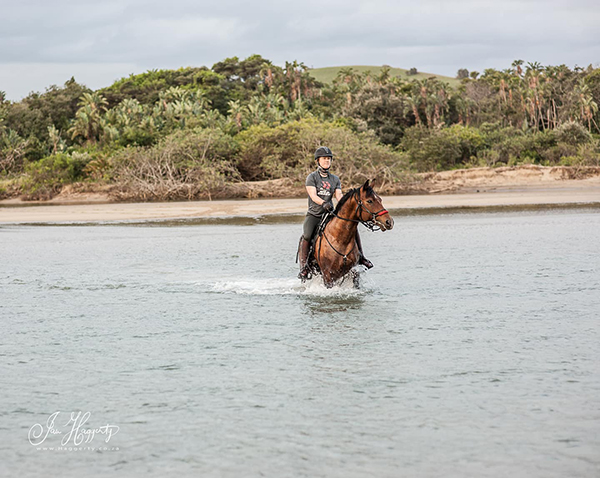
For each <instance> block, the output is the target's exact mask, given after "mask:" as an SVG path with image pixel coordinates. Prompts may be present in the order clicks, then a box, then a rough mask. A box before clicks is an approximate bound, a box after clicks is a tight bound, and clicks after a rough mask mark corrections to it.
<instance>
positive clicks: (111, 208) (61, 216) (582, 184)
mask: <svg viewBox="0 0 600 478" xmlns="http://www.w3.org/2000/svg"><path fill="white" fill-rule="evenodd" d="M383 199H384V205H385V206H386V207H387V208H388V209H389V210H390V211H394V210H395V211H398V212H402V210H423V209H428V208H470V207H471V208H472V207H502V206H507V207H508V206H531V205H540V206H548V205H557V206H558V205H583V204H590V205H595V206H600V184H599V183H598V182H587V181H561V182H560V183H555V184H553V185H552V186H550V185H544V186H543V187H538V186H529V187H512V188H494V189H481V190H479V192H468V193H460V194H427V195H412V196H389V197H384V198H383ZM1 206H2V207H0V223H3V224H10V223H12V224H32V223H93V222H118V221H157V220H158V221H160V220H169V219H199V218H219V217H256V216H264V215H302V214H304V213H305V212H306V206H307V201H306V199H304V198H301V199H245V200H226V201H192V202H169V203H97V202H96V203H87V204H56V203H54V204H52V205H37V204H36V205H29V204H28V205H23V203H21V202H18V201H4V202H3V203H2V204H1Z"/></svg>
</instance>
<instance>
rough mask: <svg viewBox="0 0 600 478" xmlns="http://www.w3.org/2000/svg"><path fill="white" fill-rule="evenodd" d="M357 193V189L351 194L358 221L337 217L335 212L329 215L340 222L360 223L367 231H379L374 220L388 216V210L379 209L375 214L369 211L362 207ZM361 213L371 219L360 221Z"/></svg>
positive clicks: (379, 227)
mask: <svg viewBox="0 0 600 478" xmlns="http://www.w3.org/2000/svg"><path fill="white" fill-rule="evenodd" d="M359 191H360V190H358V189H357V190H356V191H354V193H352V198H354V200H355V201H356V211H355V214H356V216H357V217H358V219H349V218H347V217H342V216H338V215H337V213H336V212H335V211H333V212H331V213H330V214H333V215H334V216H335V217H337V218H338V219H341V220H342V221H348V222H357V223H361V224H362V225H363V226H365V227H366V228H367V229H369V230H370V231H372V232H374V231H380V230H381V226H379V225H377V222H376V221H375V220H376V219H377V218H378V217H379V216H383V215H384V214H389V212H388V210H387V209H385V208H384V209H380V210H379V211H377V212H373V211H371V210H370V209H369V208H368V207H367V206H365V205H364V203H363V202H362V200H361V199H360V194H359ZM362 211H365V212H367V213H368V214H369V215H370V216H371V219H367V220H366V221H364V220H362V219H361V218H360V217H361V215H362ZM328 242H329V241H328Z"/></svg>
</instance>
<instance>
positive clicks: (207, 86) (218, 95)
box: [100, 66, 226, 107]
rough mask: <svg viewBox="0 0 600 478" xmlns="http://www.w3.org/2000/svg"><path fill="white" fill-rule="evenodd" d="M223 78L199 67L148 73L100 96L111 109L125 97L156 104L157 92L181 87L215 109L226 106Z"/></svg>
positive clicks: (132, 78) (114, 87)
mask: <svg viewBox="0 0 600 478" xmlns="http://www.w3.org/2000/svg"><path fill="white" fill-rule="evenodd" d="M224 80H225V78H224V77H223V76H222V75H219V74H218V73H215V72H214V71H211V70H209V69H208V68H207V67H205V66H203V67H200V68H179V69H178V70H151V71H147V72H146V73H141V74H139V75H130V76H129V77H127V78H122V79H120V80H118V81H116V82H115V83H113V84H112V85H111V86H109V87H108V88H104V89H102V90H100V93H101V94H102V95H104V96H105V97H106V99H107V100H108V104H109V107H113V106H115V105H117V104H118V103H120V102H121V101H123V100H124V99H127V98H135V99H136V100H138V101H139V102H140V103H141V104H145V105H150V104H154V103H156V102H157V101H158V98H159V94H160V92H161V91H165V90H167V89H169V88H171V87H182V88H186V89H190V90H194V91H195V90H200V91H202V92H203V93H204V94H205V96H206V98H207V99H209V100H211V101H213V102H214V103H215V106H218V105H221V106H222V104H223V103H225V104H226V101H225V102H224V100H222V96H223V95H224V89H223V82H224Z"/></svg>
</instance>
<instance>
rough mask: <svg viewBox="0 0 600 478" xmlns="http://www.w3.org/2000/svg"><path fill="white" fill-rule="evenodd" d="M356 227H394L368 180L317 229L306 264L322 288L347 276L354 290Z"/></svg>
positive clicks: (345, 199)
mask: <svg viewBox="0 0 600 478" xmlns="http://www.w3.org/2000/svg"><path fill="white" fill-rule="evenodd" d="M359 224H363V225H364V226H365V227H367V229H370V230H371V231H377V230H381V231H389V230H391V229H392V228H393V227H394V220H393V219H392V217H391V216H390V213H389V212H388V211H387V210H386V209H385V207H384V206H383V203H382V201H381V198H380V197H379V196H378V195H377V193H375V191H374V190H373V188H372V187H371V186H370V185H369V180H367V181H366V182H365V183H364V184H363V185H362V187H358V188H355V189H351V190H349V191H348V192H347V193H346V194H345V195H344V196H343V197H342V198H341V199H340V201H339V203H338V204H337V206H336V208H335V211H334V212H333V213H331V214H328V215H327V216H326V217H325V218H324V219H323V222H322V223H321V225H320V226H319V228H318V229H317V232H316V234H315V238H314V240H313V248H312V251H313V254H312V255H311V256H310V258H309V262H308V264H309V266H310V268H311V272H312V273H313V274H319V273H320V274H321V275H322V277H323V282H324V284H325V287H327V288H331V287H333V286H334V285H335V284H337V283H341V282H343V281H344V280H345V279H346V278H347V277H348V276H350V277H352V280H353V282H354V286H355V287H357V288H358V286H359V277H358V273H357V272H356V271H354V270H353V268H354V266H356V265H357V264H358V260H359V258H360V256H359V251H358V246H357V245H356V231H357V228H358V225H359Z"/></svg>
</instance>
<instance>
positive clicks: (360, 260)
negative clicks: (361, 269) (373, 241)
mask: <svg viewBox="0 0 600 478" xmlns="http://www.w3.org/2000/svg"><path fill="white" fill-rule="evenodd" d="M356 245H357V246H358V253H359V254H360V257H359V258H358V263H359V264H360V265H361V266H365V267H366V268H367V269H371V268H372V267H373V263H372V262H371V261H370V260H369V259H367V258H366V257H365V255H364V254H363V249H362V242H360V236H359V235H358V231H356Z"/></svg>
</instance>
